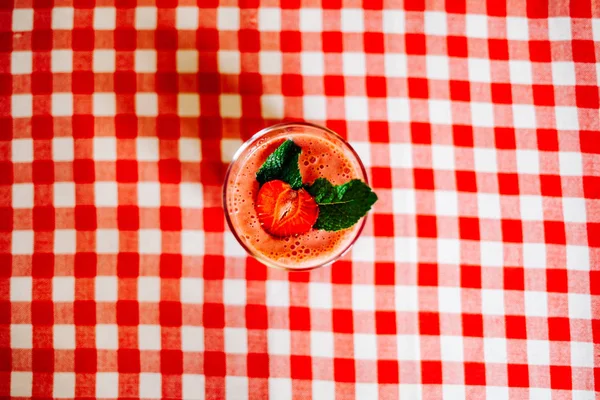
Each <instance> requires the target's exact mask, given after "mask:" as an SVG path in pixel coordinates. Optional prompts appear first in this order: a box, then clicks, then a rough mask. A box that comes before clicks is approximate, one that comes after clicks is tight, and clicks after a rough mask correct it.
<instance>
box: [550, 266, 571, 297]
mask: <svg viewBox="0 0 600 400" xmlns="http://www.w3.org/2000/svg"><path fill="white" fill-rule="evenodd" d="M546 288H547V290H548V292H555V293H567V292H568V291H569V282H568V278H567V270H566V269H556V268H551V269H547V270H546Z"/></svg>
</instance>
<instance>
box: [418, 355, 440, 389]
mask: <svg viewBox="0 0 600 400" xmlns="http://www.w3.org/2000/svg"><path fill="white" fill-rule="evenodd" d="M421 382H422V383H423V384H433V385H439V384H441V383H442V363H441V362H440V361H421Z"/></svg>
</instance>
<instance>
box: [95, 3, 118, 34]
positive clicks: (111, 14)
mask: <svg viewBox="0 0 600 400" xmlns="http://www.w3.org/2000/svg"><path fill="white" fill-rule="evenodd" d="M116 23H117V10H116V9H115V8H114V7H96V8H94V29H95V30H97V31H101V30H114V29H115V26H116Z"/></svg>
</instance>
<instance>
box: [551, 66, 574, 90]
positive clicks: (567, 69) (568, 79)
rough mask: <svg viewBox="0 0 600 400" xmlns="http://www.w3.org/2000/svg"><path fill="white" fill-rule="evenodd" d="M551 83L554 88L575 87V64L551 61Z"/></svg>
mask: <svg viewBox="0 0 600 400" xmlns="http://www.w3.org/2000/svg"><path fill="white" fill-rule="evenodd" d="M551 65H552V83H553V84H554V85H556V86H575V63H574V62H572V61H553V62H552V63H551Z"/></svg>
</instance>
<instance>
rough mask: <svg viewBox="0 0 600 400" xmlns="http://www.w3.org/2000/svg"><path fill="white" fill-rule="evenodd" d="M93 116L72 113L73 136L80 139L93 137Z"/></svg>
mask: <svg viewBox="0 0 600 400" xmlns="http://www.w3.org/2000/svg"><path fill="white" fill-rule="evenodd" d="M94 118H95V117H94V116H93V115H77V114H75V115H73V118H71V124H72V125H73V138H75V139H81V138H92V137H94Z"/></svg>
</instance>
